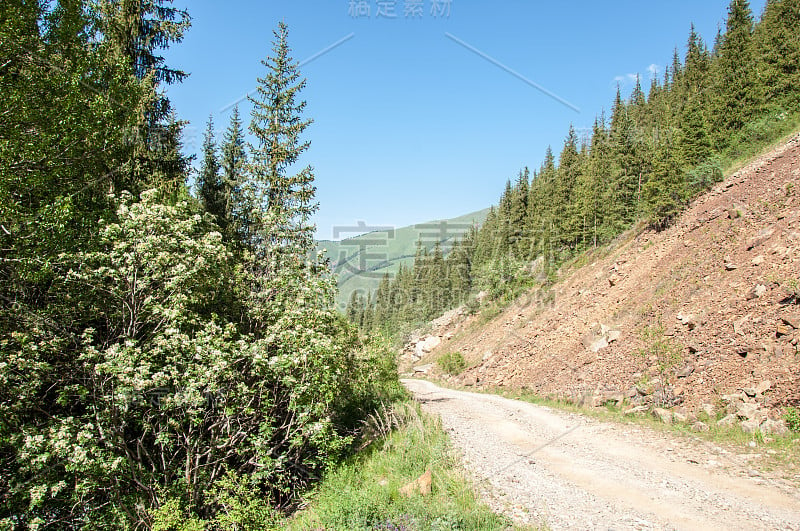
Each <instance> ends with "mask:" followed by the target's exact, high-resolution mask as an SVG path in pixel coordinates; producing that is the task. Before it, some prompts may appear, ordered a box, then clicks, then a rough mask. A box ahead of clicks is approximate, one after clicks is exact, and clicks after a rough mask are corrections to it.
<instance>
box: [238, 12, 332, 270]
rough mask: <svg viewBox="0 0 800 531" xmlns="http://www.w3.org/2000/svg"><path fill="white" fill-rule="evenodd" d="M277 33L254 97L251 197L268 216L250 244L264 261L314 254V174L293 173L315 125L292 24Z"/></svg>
mask: <svg viewBox="0 0 800 531" xmlns="http://www.w3.org/2000/svg"><path fill="white" fill-rule="evenodd" d="M274 33H275V39H276V40H275V42H274V46H273V53H274V55H273V56H272V57H268V58H267V59H266V60H264V61H262V64H263V65H264V66H265V67H266V68H267V74H266V75H265V76H264V77H263V78H259V79H258V83H259V85H258V88H257V93H256V96H255V97H251V98H249V100H250V102H251V103H252V105H253V110H252V113H251V115H252V119H251V122H250V132H251V133H252V135H253V136H254V137H255V139H256V143H255V144H254V145H252V146H251V147H250V162H249V165H248V168H249V174H250V178H251V183H250V184H251V186H250V190H249V195H250V197H251V200H252V202H253V204H254V205H257V206H263V207H264V208H265V212H267V213H268V217H267V219H260V220H255V221H254V224H255V226H253V227H251V228H249V229H248V231H249V234H247V236H246V241H247V242H248V243H249V244H250V246H251V247H252V248H253V249H254V250H256V251H257V253H258V254H260V255H262V256H263V255H266V254H267V253H269V252H273V253H278V254H282V255H289V256H293V257H294V259H298V258H301V257H302V258H304V257H305V256H306V255H307V254H308V253H310V252H311V251H312V250H313V249H314V238H313V232H314V231H313V226H312V225H311V224H310V218H311V215H312V214H313V213H314V211H315V210H316V208H317V205H316V203H315V202H314V193H315V188H314V184H313V182H314V173H313V169H312V167H311V166H306V167H305V168H302V169H301V170H300V171H299V172H298V173H296V174H294V175H290V174H289V171H290V169H291V168H292V166H293V165H294V164H295V163H296V162H297V161H298V159H299V158H300V155H301V154H302V153H303V152H305V151H306V150H307V149H308V147H309V145H310V142H308V141H302V140H300V136H301V135H302V133H303V132H304V131H305V130H306V128H307V127H308V126H309V125H310V124H311V120H305V119H303V118H302V113H303V110H304V109H305V107H306V102H305V101H297V98H298V96H299V93H300V91H301V90H302V89H303V88H304V87H305V84H306V82H305V80H304V79H301V78H300V74H299V72H298V70H297V63H295V62H294V60H293V59H292V58H291V56H290V49H289V44H288V28H287V26H286V24H285V23H283V22H281V23H280V24H279V25H278V29H277V30H276V31H275V32H274Z"/></svg>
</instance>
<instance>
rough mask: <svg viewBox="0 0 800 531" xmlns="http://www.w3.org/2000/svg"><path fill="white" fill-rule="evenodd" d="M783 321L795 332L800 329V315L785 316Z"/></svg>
mask: <svg viewBox="0 0 800 531" xmlns="http://www.w3.org/2000/svg"><path fill="white" fill-rule="evenodd" d="M781 321H783V323H784V324H785V325H787V326H791V327H792V328H794V329H795V330H797V329H798V328H800V315H784V316H783V317H781Z"/></svg>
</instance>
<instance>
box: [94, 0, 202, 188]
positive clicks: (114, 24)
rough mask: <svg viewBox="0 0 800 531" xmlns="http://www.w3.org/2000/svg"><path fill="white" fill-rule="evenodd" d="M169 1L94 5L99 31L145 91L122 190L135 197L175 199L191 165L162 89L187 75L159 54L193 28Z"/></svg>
mask: <svg viewBox="0 0 800 531" xmlns="http://www.w3.org/2000/svg"><path fill="white" fill-rule="evenodd" d="M171 3H172V0H98V2H97V6H98V10H99V14H100V16H99V17H97V18H96V22H97V29H98V30H99V31H100V33H101V34H102V35H103V37H104V38H105V39H106V40H107V41H108V42H109V43H110V44H111V45H112V46H113V49H114V50H115V52H116V54H117V55H118V57H120V58H122V59H123V60H124V61H125V62H126V63H127V64H128V67H129V68H130V71H131V72H132V73H133V75H135V76H136V77H137V78H138V79H140V80H141V81H142V84H143V85H144V86H145V87H147V91H148V98H147V99H145V100H143V101H142V104H141V106H140V108H139V109H138V110H139V114H140V120H139V123H138V124H137V125H136V128H135V134H134V135H132V138H131V139H130V140H131V146H132V148H133V152H132V164H131V167H130V174H129V176H128V180H127V181H126V182H123V183H122V184H121V186H122V187H124V188H126V189H129V190H131V191H132V192H134V193H136V192H137V191H141V190H144V189H146V188H149V187H158V188H160V189H162V190H164V191H166V192H168V193H169V194H170V195H172V197H176V194H177V193H178V192H179V190H180V188H181V187H182V185H183V184H184V180H185V177H186V173H187V171H188V167H189V160H188V159H186V158H185V157H183V155H182V154H181V153H180V136H181V133H182V130H183V127H184V126H185V124H186V122H183V121H179V120H177V119H175V118H174V113H173V109H172V104H171V103H170V100H169V98H167V97H166V95H165V94H164V93H163V91H162V89H161V86H162V85H163V84H167V85H170V84H173V83H179V82H181V81H183V80H184V79H185V78H186V77H187V75H188V74H187V73H185V72H183V71H182V70H178V69H175V68H171V67H169V66H168V65H167V64H166V60H165V58H164V57H163V56H161V55H159V52H160V51H161V50H164V49H166V48H168V47H169V46H170V45H171V44H173V43H178V42H180V41H181V40H182V39H183V35H184V33H185V31H186V30H187V29H188V28H189V26H190V25H191V18H190V17H189V14H188V12H186V11H185V10H181V9H177V8H174V7H171V6H170V5H169V4H171Z"/></svg>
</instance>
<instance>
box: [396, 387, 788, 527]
mask: <svg viewBox="0 0 800 531" xmlns="http://www.w3.org/2000/svg"><path fill="white" fill-rule="evenodd" d="M403 383H404V384H405V385H406V387H408V388H409V389H410V390H411V391H412V392H413V393H414V396H415V397H416V398H417V400H419V401H420V402H421V403H422V405H423V408H424V409H425V410H426V411H428V412H430V413H434V414H438V415H440V416H441V418H442V423H443V425H444V427H445V429H446V430H447V431H448V432H449V434H450V437H451V439H452V441H453V443H454V445H455V446H456V447H457V448H458V449H459V450H460V452H461V453H462V454H463V458H464V462H465V467H466V469H467V470H468V472H469V473H470V474H471V475H472V476H473V478H474V479H475V480H476V483H478V486H479V489H480V490H481V491H482V494H483V495H484V497H485V498H486V500H487V501H488V502H489V504H490V505H491V506H492V507H493V508H494V509H495V510H498V511H500V512H503V513H505V514H508V515H509V516H511V517H512V518H514V519H515V520H517V521H520V522H524V523H532V524H544V525H547V526H549V527H550V528H552V529H703V530H706V529H797V530H800V493H798V492H797V491H796V490H795V489H793V488H792V487H791V486H789V485H788V484H786V483H783V482H781V481H780V480H776V479H772V478H767V477H764V476H762V475H760V474H758V473H757V472H756V471H754V470H751V469H749V468H748V467H747V462H746V460H744V458H743V457H742V456H739V455H736V454H733V453H731V452H729V451H726V450H724V449H722V448H718V447H716V446H715V445H712V444H710V443H705V442H700V441H691V440H688V439H683V438H677V437H672V436H669V435H665V434H659V433H656V432H653V431H651V430H647V429H644V428H637V427H631V426H624V425H617V424H610V423H603V422H599V421H596V420H593V419H589V418H586V417H583V416H580V415H575V414H571V413H566V412H562V411H557V410H553V409H551V408H547V407H543V406H537V405H533V404H529V403H525V402H520V401H516V400H509V399H506V398H502V397H498V396H493V395H484V394H475V393H467V392H461V391H453V390H448V389H443V388H440V387H437V386H436V385H434V384H432V383H430V382H426V381H420V380H404V381H403Z"/></svg>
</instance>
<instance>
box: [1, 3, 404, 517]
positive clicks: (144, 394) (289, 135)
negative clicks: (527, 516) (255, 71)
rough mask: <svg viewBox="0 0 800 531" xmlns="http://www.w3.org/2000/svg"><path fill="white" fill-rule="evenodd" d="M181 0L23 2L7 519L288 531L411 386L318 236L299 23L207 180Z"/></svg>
mask: <svg viewBox="0 0 800 531" xmlns="http://www.w3.org/2000/svg"><path fill="white" fill-rule="evenodd" d="M189 25H190V17H189V14H188V13H186V12H184V11H182V10H179V9H176V8H174V7H172V5H171V2H170V1H169V0H147V1H141V0H86V1H83V0H64V1H60V2H43V1H25V0H9V1H4V2H3V3H2V7H0V93H2V108H1V109H0V161H1V162H0V205H1V208H2V212H0V249H2V251H1V254H0V299H1V300H2V309H0V528H3V529H22V528H31V529H35V528H59V529H71V528H92V529H122V528H142V527H144V528H155V529H174V528H177V527H180V528H181V529H232V528H238V529H254V528H272V527H274V526H276V525H278V524H277V522H279V520H280V518H279V515H280V513H281V511H283V510H288V509H291V508H292V507H293V506H294V504H296V503H297V501H298V500H299V495H300V494H301V493H302V492H303V491H304V488H305V487H307V486H308V485H309V484H310V483H311V482H312V481H313V480H315V479H317V478H319V476H320V475H321V473H322V472H323V471H324V470H326V469H327V468H328V467H329V466H330V465H331V464H333V463H336V462H338V460H339V459H340V458H341V457H342V456H344V455H347V454H348V452H350V451H351V446H352V444H353V442H354V440H355V437H356V435H357V433H358V429H359V426H360V425H361V424H360V421H361V420H362V419H363V418H364V416H365V415H366V414H367V413H368V412H370V411H371V410H372V408H374V407H375V406H376V404H377V403H378V402H379V401H380V400H382V399H389V398H391V397H392V396H394V394H395V393H396V392H397V389H398V387H397V385H398V384H397V377H396V370H395V369H394V365H393V361H392V359H391V357H390V356H389V355H388V353H387V352H388V351H386V350H381V349H380V348H372V349H371V350H370V349H365V348H364V347H363V346H362V345H361V344H360V343H359V340H358V338H357V336H356V334H355V333H354V331H353V330H352V327H351V326H350V325H349V324H347V323H346V321H345V319H344V318H343V317H342V316H341V315H340V314H339V313H338V312H337V311H336V310H335V308H334V294H335V283H334V281H333V280H332V279H331V278H330V275H329V273H328V266H327V264H326V263H325V262H324V261H322V260H321V259H320V258H319V257H318V256H317V255H316V254H315V253H313V252H312V251H313V247H314V241H313V230H314V229H313V225H312V224H311V222H310V216H311V215H312V213H313V212H314V211H315V209H316V203H315V201H314V191H315V190H314V185H313V180H314V175H313V170H312V168H311V167H306V168H299V169H298V168H297V164H296V163H297V160H298V157H299V156H300V155H301V154H302V153H303V152H304V151H305V150H306V149H307V147H308V145H309V144H308V140H307V139H305V138H303V132H304V130H305V129H306V128H307V126H308V124H309V123H310V122H309V120H307V119H306V118H304V117H303V110H304V107H305V102H303V100H302V96H301V92H302V89H303V87H304V85H305V81H304V80H303V79H302V78H301V77H300V74H299V72H298V71H297V64H296V62H295V61H294V60H293V59H292V58H291V51H290V48H289V45H288V30H287V28H286V26H285V25H284V24H280V25H279V26H278V29H277V30H276V31H275V35H274V42H273V45H274V46H273V48H272V50H270V51H269V55H268V57H267V59H266V60H265V61H264V62H263V72H264V74H263V77H260V78H259V79H258V91H257V93H256V94H255V95H254V96H253V97H252V98H251V100H250V106H251V107H252V112H251V115H250V120H249V131H250V137H249V138H250V139H251V141H249V142H248V141H247V140H245V135H244V131H243V127H244V125H243V120H242V118H241V117H240V116H239V113H238V111H237V112H234V114H233V118H232V121H231V123H230V127H229V128H228V132H227V134H226V135H225V137H224V138H223V141H222V146H221V153H220V155H219V160H217V157H218V155H217V150H216V149H215V148H216V146H215V142H214V140H213V138H212V137H211V136H209V138H207V141H206V145H205V153H204V158H203V164H202V171H201V174H200V175H199V178H198V182H199V193H198V194H197V197H194V196H193V195H192V194H191V193H190V189H189V186H188V185H187V181H188V178H189V176H190V162H191V161H190V160H189V159H188V158H187V157H185V156H184V155H182V154H181V142H180V138H181V131H182V128H183V127H184V125H185V124H184V123H183V122H182V121H181V120H179V119H178V118H177V117H176V115H175V112H174V110H173V109H172V106H171V103H170V101H169V99H168V98H167V97H166V95H165V87H166V86H167V85H169V84H171V83H177V82H180V81H181V80H182V79H183V78H185V77H186V74H185V73H184V72H182V71H180V70H178V69H175V68H173V67H171V66H169V65H167V64H165V61H164V59H163V57H161V55H160V54H161V53H162V51H163V50H164V49H165V48H167V47H168V46H169V45H171V44H174V43H177V42H179V41H181V39H182V38H183V36H184V34H185V32H186V31H187V29H188V28H189Z"/></svg>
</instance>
